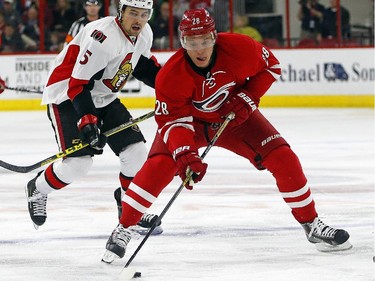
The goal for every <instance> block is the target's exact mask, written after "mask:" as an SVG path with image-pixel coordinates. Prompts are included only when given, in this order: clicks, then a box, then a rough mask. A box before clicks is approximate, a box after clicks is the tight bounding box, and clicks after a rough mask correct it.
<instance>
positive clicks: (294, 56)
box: [0, 48, 375, 110]
mask: <svg viewBox="0 0 375 281" xmlns="http://www.w3.org/2000/svg"><path fill="white" fill-rule="evenodd" d="M273 52H274V53H275V55H276V57H277V58H278V59H279V61H280V65H281V68H282V74H281V77H280V78H279V80H278V81H277V82H275V83H274V84H273V85H272V86H271V88H270V89H269V91H268V92H267V94H266V96H264V98H263V99H262V106H347V107H353V106H354V107H373V106H374V92H375V89H374V87H375V67H374V49H373V48H341V49H277V50H274V51H273ZM172 54H173V52H157V53H155V54H154V55H155V57H156V58H157V59H158V61H159V62H160V63H161V64H164V63H165V62H166V61H167V60H168V58H169V57H170V56H171V55H172ZM54 58H55V55H40V54H39V55H38V54H35V55H34V54H29V55H2V56H0V65H1V69H0V77H1V78H2V79H4V80H5V81H6V84H7V86H8V87H12V88H16V89H29V90H33V91H42V90H43V87H44V84H45V83H46V81H47V76H48V72H49V71H50V69H51V68H52V66H53V63H54ZM40 97H41V95H40V94H33V93H29V92H24V91H15V90H6V91H4V93H3V94H2V95H0V110H18V109H22V110H32V109H42V108H43V107H41V106H40ZM119 97H120V99H121V100H122V101H124V102H125V103H126V104H127V106H128V107H129V108H131V107H153V104H154V91H153V89H152V88H150V87H147V86H146V85H145V84H143V83H142V82H139V81H138V80H136V79H134V78H133V79H131V80H129V81H128V82H127V84H126V85H125V87H124V88H123V89H122V91H121V92H120V93H119Z"/></svg>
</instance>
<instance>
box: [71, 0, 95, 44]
mask: <svg viewBox="0 0 375 281" xmlns="http://www.w3.org/2000/svg"><path fill="white" fill-rule="evenodd" d="M101 7H102V3H101V2H100V0H87V1H86V2H85V4H84V9H85V12H86V15H85V16H84V17H81V18H79V19H78V20H76V21H75V22H73V24H72V26H71V27H70V29H69V31H68V34H67V35H66V37H65V45H67V44H68V43H69V42H70V41H72V40H73V38H74V37H75V36H76V35H77V34H78V32H80V31H81V30H82V29H83V28H84V26H85V25H86V24H88V23H89V22H91V21H94V20H97V19H99V18H100V16H99V11H100V8H101Z"/></svg>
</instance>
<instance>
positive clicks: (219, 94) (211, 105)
mask: <svg viewBox="0 0 375 281" xmlns="http://www.w3.org/2000/svg"><path fill="white" fill-rule="evenodd" d="M234 85H236V83H235V82H234V81H233V82H230V83H228V84H225V85H223V86H222V87H220V88H219V89H218V90H217V91H216V92H214V93H213V94H212V95H210V97H209V98H207V99H205V100H202V101H194V100H193V105H194V107H195V108H196V109H198V110H199V111H203V112H213V111H215V110H217V109H218V108H220V107H221V105H222V104H223V103H224V102H225V100H226V99H227V97H228V96H229V91H230V88H232V87H233V86H234Z"/></svg>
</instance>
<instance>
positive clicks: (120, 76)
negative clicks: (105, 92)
mask: <svg viewBox="0 0 375 281" xmlns="http://www.w3.org/2000/svg"><path fill="white" fill-rule="evenodd" d="M132 56H133V53H130V54H127V55H126V57H125V59H124V60H123V61H122V62H121V64H120V66H119V70H118V71H117V72H116V74H115V76H114V77H113V78H112V79H104V80H103V83H104V85H106V86H107V87H108V88H110V89H111V90H112V92H114V93H115V92H118V91H120V90H121V89H122V88H123V87H124V86H125V84H126V82H127V81H128V79H129V76H130V74H132V72H133V66H132V63H131V61H130V60H131V58H132Z"/></svg>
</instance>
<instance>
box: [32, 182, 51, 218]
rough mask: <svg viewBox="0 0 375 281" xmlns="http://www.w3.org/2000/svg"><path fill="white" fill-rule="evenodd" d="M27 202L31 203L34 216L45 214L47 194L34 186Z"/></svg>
mask: <svg viewBox="0 0 375 281" xmlns="http://www.w3.org/2000/svg"><path fill="white" fill-rule="evenodd" d="M29 202H31V203H32V209H33V214H34V215H35V216H46V215H47V210H46V207H47V195H45V194H42V193H40V192H39V191H38V190H37V189H36V188H35V189H34V191H33V193H32V195H31V196H30V197H29Z"/></svg>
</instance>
